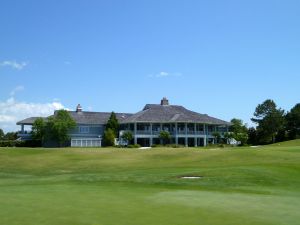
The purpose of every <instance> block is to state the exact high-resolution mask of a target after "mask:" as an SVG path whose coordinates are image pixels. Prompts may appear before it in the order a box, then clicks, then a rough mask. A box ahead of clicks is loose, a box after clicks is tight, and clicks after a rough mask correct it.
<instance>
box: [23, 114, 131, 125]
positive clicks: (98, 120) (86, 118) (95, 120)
mask: <svg viewBox="0 0 300 225" xmlns="http://www.w3.org/2000/svg"><path fill="white" fill-rule="evenodd" d="M55 112H56V111H55ZM55 112H54V114H55ZM69 113H70V115H71V117H72V118H73V119H74V120H75V122H76V123H77V124H106V123H107V121H108V119H109V117H110V115H111V113H110V112H75V111H69ZM131 115H132V114H130V113H116V116H117V119H118V120H119V122H122V121H123V120H124V119H126V118H127V117H129V116H131ZM37 118H41V117H29V118H27V119H24V120H21V121H19V122H17V125H21V124H24V125H32V124H33V123H34V121H35V120H36V119H37ZM43 118H44V119H47V117H43Z"/></svg>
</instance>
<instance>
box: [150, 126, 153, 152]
mask: <svg viewBox="0 0 300 225" xmlns="http://www.w3.org/2000/svg"><path fill="white" fill-rule="evenodd" d="M150 135H151V136H150V147H151V146H152V145H153V135H152V123H150Z"/></svg>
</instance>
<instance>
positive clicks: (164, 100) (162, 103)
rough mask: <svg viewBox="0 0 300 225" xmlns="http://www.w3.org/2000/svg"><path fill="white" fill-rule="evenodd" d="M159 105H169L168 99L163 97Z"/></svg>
mask: <svg viewBox="0 0 300 225" xmlns="http://www.w3.org/2000/svg"><path fill="white" fill-rule="evenodd" d="M160 104H161V105H169V100H168V99H167V98H166V97H163V99H162V100H161V101H160Z"/></svg>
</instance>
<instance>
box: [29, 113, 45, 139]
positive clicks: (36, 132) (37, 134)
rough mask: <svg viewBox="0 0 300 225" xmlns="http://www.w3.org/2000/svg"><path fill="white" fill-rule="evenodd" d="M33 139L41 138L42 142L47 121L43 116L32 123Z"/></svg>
mask: <svg viewBox="0 0 300 225" xmlns="http://www.w3.org/2000/svg"><path fill="white" fill-rule="evenodd" d="M31 133H32V139H34V140H40V141H41V142H42V143H43V141H44V138H45V133H46V123H45V121H44V119H43V118H37V119H36V120H35V121H34V122H33V124H32V129H31Z"/></svg>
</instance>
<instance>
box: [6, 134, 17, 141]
mask: <svg viewBox="0 0 300 225" xmlns="http://www.w3.org/2000/svg"><path fill="white" fill-rule="evenodd" d="M17 138H18V133H17V132H7V133H6V134H5V135H4V137H3V140H7V141H10V140H12V141H14V140H16V139H17Z"/></svg>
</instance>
